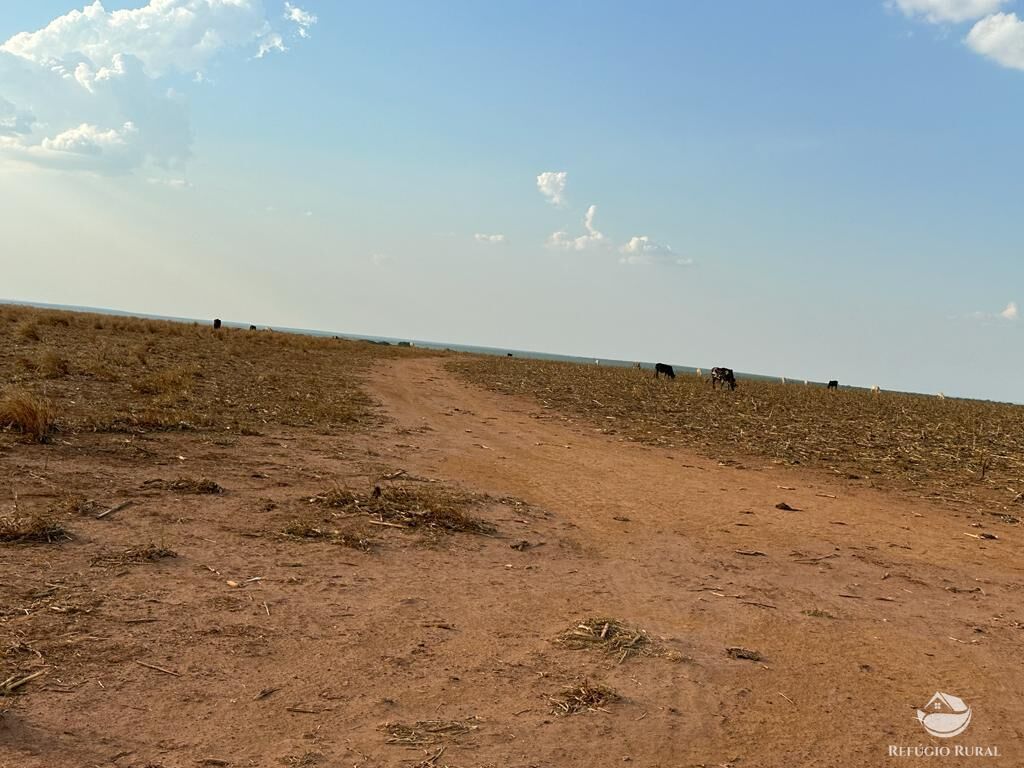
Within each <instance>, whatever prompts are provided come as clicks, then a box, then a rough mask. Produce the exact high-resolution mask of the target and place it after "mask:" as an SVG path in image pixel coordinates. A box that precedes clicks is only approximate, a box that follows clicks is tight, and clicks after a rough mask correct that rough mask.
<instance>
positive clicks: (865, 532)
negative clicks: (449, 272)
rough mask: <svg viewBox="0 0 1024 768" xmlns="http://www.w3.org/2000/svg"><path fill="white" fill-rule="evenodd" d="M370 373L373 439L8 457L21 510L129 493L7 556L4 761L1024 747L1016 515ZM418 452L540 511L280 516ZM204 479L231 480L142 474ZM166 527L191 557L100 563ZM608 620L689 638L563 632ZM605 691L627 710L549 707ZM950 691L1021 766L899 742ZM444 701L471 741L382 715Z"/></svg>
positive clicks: (7, 766) (554, 760) (590, 761)
mask: <svg viewBox="0 0 1024 768" xmlns="http://www.w3.org/2000/svg"><path fill="white" fill-rule="evenodd" d="M369 388H370V392H371V394H372V395H373V396H374V397H375V398H376V399H378V400H379V401H380V402H381V404H382V406H383V409H384V414H385V415H386V417H387V422H386V424H385V426H384V427H382V428H381V429H379V430H377V431H376V432H374V433H372V434H356V435H354V436H350V437H345V438H330V437H327V436H313V437H311V436H310V435H309V433H308V432H301V433H299V432H296V433H289V432H287V431H283V432H280V433H275V434H266V435H262V436H247V437H237V438H232V439H231V440H205V441H202V442H200V441H198V440H197V438H196V437H194V436H189V435H187V434H186V435H181V434H174V433H162V434H154V435H151V436H147V437H146V439H145V440H135V439H129V440H126V439H125V436H124V435H109V434H108V435H87V436H80V437H76V438H74V439H73V440H72V441H71V444H70V445H68V446H62V447H61V449H60V450H61V453H60V461H59V463H56V462H55V459H54V452H53V451H54V449H53V447H50V446H25V447H23V448H19V450H18V451H17V452H12V453H10V454H8V455H6V456H3V455H0V468H2V470H3V471H4V473H6V474H7V475H8V476H9V477H10V478H11V482H12V483H14V484H17V487H18V488H20V489H22V490H21V494H22V499H21V503H23V504H28V503H31V501H32V498H33V497H34V496H35V497H38V498H46V497H56V496H57V495H59V493H60V492H61V489H62V488H64V487H72V486H74V487H82V486H83V485H84V486H86V487H87V488H88V494H89V495H90V496H91V497H94V498H103V499H105V500H106V501H107V502H109V503H111V504H113V503H116V502H117V501H119V500H122V499H126V498H131V499H133V500H134V501H135V503H134V504H133V505H132V506H130V507H127V508H125V509H123V510H121V511H118V512H116V513H113V514H111V515H109V516H108V517H106V518H104V519H101V520H97V519H95V517H94V516H87V517H82V518H80V519H76V520H74V521H72V522H70V523H69V524H68V528H69V530H70V531H71V533H72V535H73V540H72V541H71V542H68V543H65V544H62V545H50V546H48V545H32V546H25V547H16V548H11V547H7V548H5V549H3V550H0V558H2V560H0V597H2V599H3V607H4V609H5V613H4V619H3V624H2V629H3V632H4V635H3V639H4V642H5V643H7V644H8V645H10V644H11V643H13V642H18V643H21V644H22V646H23V648H22V651H23V652H24V653H25V654H26V658H29V657H30V656H31V654H32V653H33V652H34V650H33V649H35V650H37V651H39V654H40V655H41V656H42V657H43V658H45V659H46V669H47V674H46V675H45V676H42V677H41V678H38V679H36V680H33V681H32V682H31V683H28V684H26V686H25V688H24V691H23V695H21V696H17V697H14V698H15V699H16V701H15V704H14V706H13V708H12V709H11V710H10V711H9V712H8V713H7V714H6V715H5V716H4V717H3V719H2V720H0V766H2V767H3V768H15V767H16V766H17V768H59V767H62V766H75V767H78V766H117V767H119V768H128V767H129V766H133V767H137V768H143V767H144V766H163V768H179V767H184V766H201V765H230V766H279V765H284V766H319V765H323V766H378V765H379V766H391V765H406V766H415V765H423V766H438V767H440V766H444V765H450V766H459V767H460V768H472V767H478V766H501V767H502V768H504V767H506V766H522V767H524V768H525V767H526V766H545V767H548V766H550V767H552V768H554V767H556V766H558V767H560V766H609V765H619V764H631V765H637V766H664V767H665V768H668V767H669V766H673V767H674V766H735V767H737V768H745V767H746V766H766V767H770V766H838V765H865V766H874V765H907V766H912V765H938V764H941V765H961V764H963V765H973V766H988V765H1001V766H1018V765H1022V764H1024V741H1022V739H1024V724H1022V722H1021V720H1022V715H1024V701H1022V694H1021V691H1024V668H1022V665H1021V649H1022V641H1024V610H1022V607H1021V606H1022V598H1024V590H1022V585H1024V559H1022V558H1021V556H1020V553H1019V546H1020V543H1019V532H1020V528H1019V527H1011V526H1002V527H999V528H993V529H992V530H994V531H995V532H996V533H997V534H998V539H997V540H985V539H980V538H977V536H978V534H980V533H981V532H982V531H981V529H978V528H976V527H972V525H971V524H970V520H969V519H968V517H967V515H962V514H961V513H959V512H958V510H957V509H955V508H944V507H940V506H936V505H925V504H923V503H921V502H919V501H913V500H908V499H906V498H903V497H901V496H896V495H889V494H885V493H882V492H879V491H875V490H871V489H866V488H861V487H859V484H858V483H857V482H856V481H845V480H839V479H835V478H833V477H830V476H826V475H824V474H819V473H813V472H803V471H796V470H793V469H791V468H780V467H777V466H774V465H770V464H766V463H765V462H759V461H751V462H749V463H747V464H745V465H729V466H723V465H719V464H717V463H716V462H712V461H709V460H707V459H703V458H700V457H696V456H692V455H688V454H686V453H684V452H681V451H678V450H673V451H666V450H664V449H658V448H651V447H645V446H641V445H638V444H634V443H627V442H618V441H616V440H614V439H612V438H609V437H607V436H604V435H601V434H598V433H597V432H596V431H595V430H594V429H593V428H592V427H591V426H588V425H586V424H582V423H576V422H573V421H570V420H567V419H565V418H563V417H561V416H559V415H558V414H555V413H554V412H552V411H548V410H544V409H542V408H540V407H539V406H537V405H535V404H533V403H529V402H525V401H517V400H514V399H512V398H509V397H506V396H501V395H497V394H491V393H488V392H484V391H481V390H478V389H475V388H472V387H470V386H468V385H466V384H463V383H461V382H460V381H459V380H457V379H456V378H455V377H454V376H453V375H452V374H450V373H448V372H446V371H445V370H444V368H443V360H442V359H438V358H414V359H400V360H395V361H389V362H388V363H387V365H385V366H381V367H379V368H377V369H376V370H375V372H374V374H373V376H372V378H371V381H370V382H369ZM398 469H402V470H405V472H406V473H407V474H406V477H409V476H412V477H416V478H424V479H427V480H437V481H440V482H444V483H449V484H452V485H455V486H458V487H461V488H464V489H466V490H470V491H475V492H481V493H488V494H491V495H492V496H494V497H496V498H501V497H513V498H515V499H519V500H522V502H525V503H523V504H517V503H515V502H512V501H508V500H506V501H505V503H497V502H495V503H494V504H491V505H490V506H489V507H488V508H487V509H486V513H485V516H486V517H487V519H488V520H490V521H491V522H493V523H494V524H495V525H496V526H497V528H498V534H497V535H496V536H493V537H489V536H478V535H471V534H464V533H460V534H455V535H452V536H448V537H443V538H425V537H423V536H421V535H419V534H414V533H410V532H407V531H402V530H396V529H394V528H391V527H387V526H367V527H368V528H372V529H373V530H371V531H370V533H371V534H372V536H373V538H374V539H375V540H376V541H377V542H378V546H377V547H376V548H375V551H372V552H369V553H367V552H362V551H359V550H355V549H349V548H345V547H341V546H338V545H335V544H330V543H325V542H319V541H309V542H307V541H296V540H292V539H287V538H284V537H281V536H280V535H277V532H279V531H281V530H282V528H283V526H284V525H286V524H287V522H288V521H289V520H290V519H293V518H294V517H296V515H299V514H302V513H306V512H307V511H308V510H309V508H310V506H311V505H309V504H308V502H307V501H306V500H307V499H308V498H309V497H311V496H313V495H315V494H317V493H321V492H322V491H324V490H325V489H328V488H330V487H331V486H332V485H335V484H347V485H349V486H353V487H355V486H358V487H362V488H368V487H372V486H373V484H374V483H381V484H385V483H387V482H388V481H387V480H384V479H382V477H383V475H384V474H387V473H389V472H392V471H395V470H398ZM186 472H187V473H188V474H189V475H195V476H200V475H203V476H207V477H211V478H213V479H215V480H216V481H217V482H219V483H220V484H221V485H223V486H224V487H225V489H226V493H224V494H223V495H218V496H200V495H181V494H169V493H154V492H152V491H151V490H147V486H145V485H143V483H144V482H145V481H147V480H150V479H153V478H163V479H173V478H174V477H176V476H178V475H180V474H183V473H186ZM271 502H273V503H271ZM780 502H785V503H786V504H788V505H789V506H790V507H793V508H795V511H786V510H781V509H778V508H776V504H778V503H780ZM970 519H974V518H970ZM965 534H971V535H965ZM152 540H156V541H158V542H166V546H168V547H170V548H172V549H174V550H175V551H176V552H177V553H178V557H176V558H168V559H164V560H160V561H159V562H155V563H141V564H140V563H131V564H116V563H115V564H111V563H110V562H109V561H104V560H102V559H101V560H97V558H98V557H99V556H101V555H104V554H110V553H112V552H117V551H119V548H120V549H125V548H127V547H130V546H134V545H138V544H140V543H146V542H148V541H152ZM521 542H527V545H523V544H521ZM516 544H519V545H520V548H515V547H513V546H511V545H516ZM250 579H253V580H251V581H250ZM229 581H231V582H233V583H234V584H237V586H232V585H229V584H228V582H229ZM12 606H17V607H18V610H12V609H11V607H12ZM19 611H20V613H19ZM593 616H608V617H615V618H617V619H620V620H622V621H624V622H626V623H628V624H631V625H636V626H639V627H642V628H644V629H646V630H647V631H648V632H649V633H650V635H651V637H652V638H655V639H656V640H658V641H659V642H660V643H661V644H662V645H663V646H664V647H665V648H666V649H669V650H671V651H673V652H674V657H673V658H667V657H660V656H651V657H634V658H627V659H626V660H625V661H623V662H622V663H619V658H618V657H617V656H607V655H603V654H601V653H594V652H590V651H577V650H569V649H567V648H563V647H560V646H559V645H557V644H555V643H553V642H552V641H553V640H554V638H556V637H557V636H558V635H559V634H560V633H562V632H564V631H565V630H567V629H570V628H572V627H573V626H574V625H575V624H577V623H578V622H579V621H581V620H583V619H586V618H588V617H593ZM728 647H742V648H746V649H751V650H755V651H757V652H758V653H759V654H760V656H761V657H762V658H761V660H760V661H753V660H748V659H737V658H732V657H730V656H729V655H728V654H727V653H726V648H728ZM145 665H151V666H145ZM29 666H31V665H29ZM154 667H156V668H154ZM157 668H158V669H157ZM582 680H589V681H592V682H594V683H600V684H604V685H607V686H610V687H611V688H613V689H615V691H617V692H618V694H619V695H620V696H621V700H619V701H616V702H612V703H609V704H607V705H605V706H603V707H600V708H598V709H595V710H592V711H586V712H583V713H580V714H576V715H571V716H558V715H556V714H553V712H552V705H551V701H550V699H551V697H555V696H558V695H559V693H560V692H561V691H562V689H563V688H564V687H565V686H567V685H570V684H572V683H574V682H578V681H582ZM270 689H275V690H272V691H270V692H269V693H268V692H267V691H268V690H270ZM935 691H945V692H947V693H951V694H954V695H956V696H959V697H961V698H962V699H964V700H965V701H966V702H967V703H968V704H970V705H971V706H972V707H973V712H974V714H973V720H972V722H971V725H970V727H969V729H968V730H967V732H966V733H965V734H964V735H963V736H961V737H959V738H957V739H954V740H950V741H951V743H956V744H962V745H971V746H973V745H979V746H986V747H996V748H998V750H999V753H1000V757H998V758H973V759H958V758H952V757H951V758H947V759H939V760H937V759H936V758H913V757H909V758H894V757H889V756H888V754H889V747H890V745H902V746H915V745H938V744H940V743H941V742H940V740H937V739H933V738H931V737H929V736H928V735H927V733H926V732H925V731H924V730H923V729H922V727H921V726H920V724H919V723H918V722H917V719H916V717H915V710H916V708H917V707H919V706H923V705H924V704H925V703H926V702H927V701H928V699H929V698H930V697H931V695H932V694H933V693H934V692H935ZM261 692H264V693H265V695H263V696H260V694H261ZM435 720H436V721H441V720H443V721H460V722H462V723H465V724H467V727H469V729H470V730H468V732H465V733H461V734H453V733H440V734H435V735H434V736H436V738H433V739H432V742H431V743H423V744H412V745H410V744H389V743H388V740H389V738H391V737H390V736H389V731H388V730H387V729H386V727H385V724H386V723H404V724H413V723H415V722H417V721H435ZM442 748H443V751H442ZM435 758H436V759H435Z"/></svg>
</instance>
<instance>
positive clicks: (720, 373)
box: [711, 368, 736, 389]
mask: <svg viewBox="0 0 1024 768" xmlns="http://www.w3.org/2000/svg"><path fill="white" fill-rule="evenodd" d="M719 383H721V384H722V386H723V387H724V386H725V385H726V384H728V385H729V389H736V376H735V374H733V372H732V368H712V369H711V388H712V389H714V388H715V387H716V386H717V385H718V384H719Z"/></svg>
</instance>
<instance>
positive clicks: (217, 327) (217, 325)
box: [213, 317, 220, 331]
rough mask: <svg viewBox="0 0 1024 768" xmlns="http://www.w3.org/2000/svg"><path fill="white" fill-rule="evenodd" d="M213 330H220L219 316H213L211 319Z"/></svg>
mask: <svg viewBox="0 0 1024 768" xmlns="http://www.w3.org/2000/svg"><path fill="white" fill-rule="evenodd" d="M213 330H215V331H219V330H220V318H219V317H215V318H214V319H213Z"/></svg>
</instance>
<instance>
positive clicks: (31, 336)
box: [18, 320, 41, 341]
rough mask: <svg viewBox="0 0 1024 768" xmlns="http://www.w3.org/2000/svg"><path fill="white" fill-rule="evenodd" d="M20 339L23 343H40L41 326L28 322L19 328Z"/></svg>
mask: <svg viewBox="0 0 1024 768" xmlns="http://www.w3.org/2000/svg"><path fill="white" fill-rule="evenodd" d="M18 338H19V339H21V340H22V341H39V339H40V338H41V337H40V336H39V326H38V325H36V324H35V323H34V322H33V321H31V320H26V321H25V322H24V323H22V324H21V325H19V326H18Z"/></svg>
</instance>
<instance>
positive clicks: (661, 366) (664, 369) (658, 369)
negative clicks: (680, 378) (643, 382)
mask: <svg viewBox="0 0 1024 768" xmlns="http://www.w3.org/2000/svg"><path fill="white" fill-rule="evenodd" d="M663 373H664V374H665V375H666V376H668V377H669V378H670V379H674V378H675V377H676V372H675V371H674V370H672V366H671V365H666V364H665V363H656V364H655V365H654V378H658V377H659V376H660V375H661V374H663Z"/></svg>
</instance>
